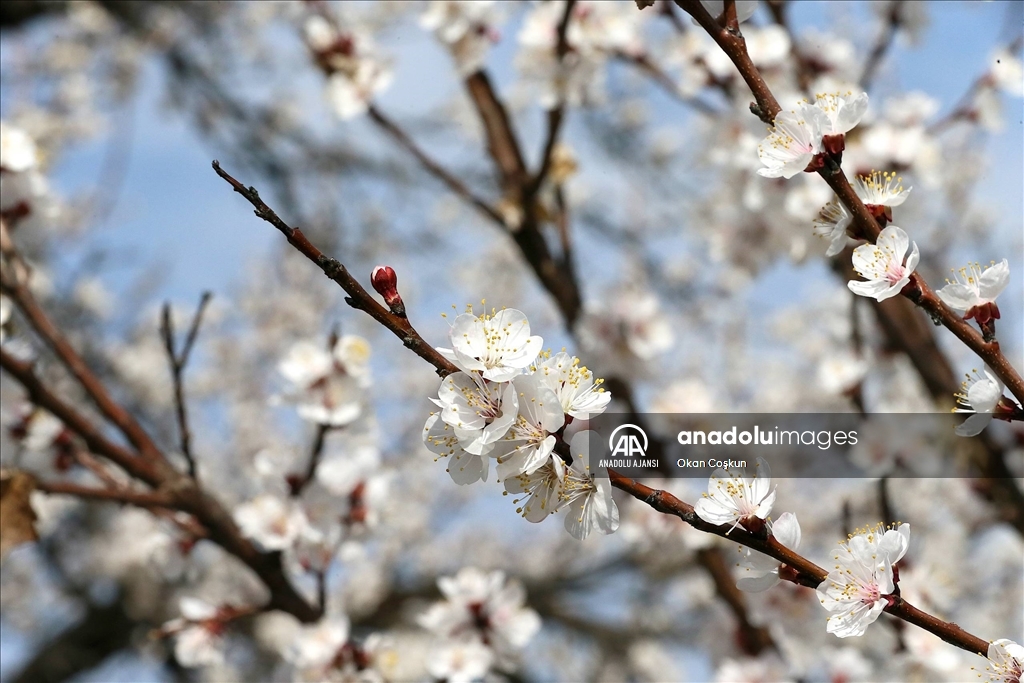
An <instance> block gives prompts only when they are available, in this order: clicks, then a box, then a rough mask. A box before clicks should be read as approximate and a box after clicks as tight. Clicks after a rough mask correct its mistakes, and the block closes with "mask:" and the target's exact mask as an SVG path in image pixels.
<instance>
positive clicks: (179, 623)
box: [164, 597, 226, 668]
mask: <svg viewBox="0 0 1024 683" xmlns="http://www.w3.org/2000/svg"><path fill="white" fill-rule="evenodd" d="M178 606H179V609H180V610H181V617H180V618H178V619H173V620H171V621H169V622H167V624H165V625H164V630H165V631H166V632H170V633H174V634H175V642H174V658H175V659H176V660H177V662H178V664H180V665H181V666H184V667H186V668H194V667H200V666H215V665H217V664H222V663H223V662H224V630H225V628H226V626H225V624H224V622H223V621H222V620H220V619H218V616H219V610H218V609H217V608H216V607H214V606H213V605H211V604H209V603H207V602H204V601H203V600H200V599H199V598H192V597H183V598H181V600H180V602H179V603H178Z"/></svg>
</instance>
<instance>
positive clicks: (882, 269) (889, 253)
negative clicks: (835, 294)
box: [847, 225, 921, 301]
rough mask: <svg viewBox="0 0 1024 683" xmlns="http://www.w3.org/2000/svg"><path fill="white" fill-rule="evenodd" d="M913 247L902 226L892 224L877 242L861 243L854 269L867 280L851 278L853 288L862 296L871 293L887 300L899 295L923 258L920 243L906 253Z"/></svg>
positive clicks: (850, 283)
mask: <svg viewBox="0 0 1024 683" xmlns="http://www.w3.org/2000/svg"><path fill="white" fill-rule="evenodd" d="M909 246H910V238H909V237H907V233H906V232H904V231H903V228H900V227H897V226H895V225H890V226H889V227H888V228H886V229H885V230H883V231H882V232H881V233H880V234H879V235H878V239H877V240H876V241H875V243H874V244H862V245H861V246H859V247H857V248H856V249H854V250H853V269H854V270H855V271H857V274H858V275H860V276H861V277H863V278H864V279H865V280H866V282H860V281H857V280H850V282H848V283H847V285H848V286H849V288H850V291H851V292H853V293H854V294H859V295H860V296H870V297H872V298H873V299H875V300H877V301H885V300H886V299H889V298H892V297H894V296H896V295H897V294H899V293H900V292H901V291H902V290H903V288H904V287H905V286H906V285H907V283H909V282H910V274H911V273H913V272H914V268H916V267H917V262H918V260H920V258H921V253H920V252H919V251H918V248H917V243H916V242H915V243H914V247H913V250H912V251H911V253H910V256H909V257H907V259H906V262H904V256H906V254H907V249H908V247H909Z"/></svg>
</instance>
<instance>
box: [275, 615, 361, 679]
mask: <svg viewBox="0 0 1024 683" xmlns="http://www.w3.org/2000/svg"><path fill="white" fill-rule="evenodd" d="M348 635H349V623H348V619H347V618H345V617H344V616H342V617H326V618H324V619H321V620H320V621H318V622H317V623H315V624H311V625H308V626H303V627H301V628H300V629H299V630H298V632H297V633H296V634H295V639H294V640H293V641H292V643H291V645H290V646H289V648H288V649H287V650H286V651H285V653H284V658H285V659H286V660H287V661H288V662H290V663H292V664H294V665H295V666H296V667H298V668H302V669H305V668H313V669H319V668H322V667H325V666H327V665H328V664H330V663H331V662H332V660H334V658H335V656H336V655H337V654H338V650H340V649H341V647H342V646H343V645H344V644H345V643H346V642H348Z"/></svg>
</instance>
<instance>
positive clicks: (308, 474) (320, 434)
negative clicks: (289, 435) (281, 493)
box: [288, 424, 331, 496]
mask: <svg viewBox="0 0 1024 683" xmlns="http://www.w3.org/2000/svg"><path fill="white" fill-rule="evenodd" d="M329 431H331V427H330V425H323V424H322V425H317V427H316V434H315V435H314V437H313V445H312V446H311V447H310V449H309V462H308V463H307V465H306V471H305V472H304V473H303V474H301V475H296V476H295V477H294V478H293V479H291V478H290V479H289V481H288V487H289V489H290V490H291V494H292V495H293V496H297V495H299V494H300V493H302V490H303V489H304V488H306V485H307V484H309V482H311V481H313V477H315V476H316V468H317V467H319V466H320V458H321V457H322V456H323V452H324V444H325V443H326V441H327V433H328V432H329Z"/></svg>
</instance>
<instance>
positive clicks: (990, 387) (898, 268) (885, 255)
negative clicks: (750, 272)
mask: <svg viewBox="0 0 1024 683" xmlns="http://www.w3.org/2000/svg"><path fill="white" fill-rule="evenodd" d="M867 106H868V97H867V95H866V94H864V93H860V94H857V95H853V93H852V92H848V93H846V95H839V94H829V95H818V96H817V98H816V101H815V102H814V104H810V103H808V102H803V103H802V104H801V105H800V106H799V107H798V108H797V109H793V110H790V111H788V112H780V113H779V114H778V116H776V117H775V124H774V126H773V128H772V130H771V132H770V134H769V135H768V137H767V138H765V140H764V141H763V142H762V143H761V144H760V145H759V146H758V156H759V157H760V158H761V162H762V163H763V164H764V168H762V169H760V170H759V171H758V173H759V174H760V175H763V176H767V177H771V178H777V177H780V176H781V177H784V178H792V177H793V176H795V175H796V174H798V173H800V172H802V171H803V172H814V171H818V170H819V169H821V168H823V167H824V166H825V164H826V163H827V161H826V160H828V161H830V162H831V163H834V164H836V166H837V167H838V166H839V165H840V164H841V163H842V151H843V149H844V148H845V143H844V136H845V134H846V133H848V132H849V131H850V130H852V129H853V128H854V127H855V126H856V125H857V124H858V123H859V122H860V120H861V118H862V117H863V116H864V114H865V112H866V111H867ZM911 189H913V188H910V187H908V188H906V189H904V188H903V179H902V178H901V177H900V176H898V175H897V174H896V173H895V172H881V171H872V172H871V173H870V174H869V175H864V176H859V177H858V178H857V179H856V182H855V185H854V190H855V191H856V194H857V197H858V198H859V199H860V200H861V201H862V202H863V203H864V207H865V208H866V209H867V211H868V212H869V213H870V214H871V215H872V216H873V217H874V218H875V220H876V221H877V222H878V223H879V225H880V226H881V228H882V230H881V232H880V233H879V234H878V236H877V238H875V241H874V243H873V244H872V243H866V244H861V245H860V246H858V247H857V248H855V249H854V250H853V254H852V262H853V269H854V271H855V272H856V273H857V274H858V275H859V276H861V277H862V278H863V280H851V281H849V282H848V283H847V284H848V287H849V289H850V291H852V292H853V293H854V294H857V295H859V296H865V297H871V298H873V299H875V300H876V301H885V300H886V299H890V298H892V297H894V296H897V295H898V294H900V293H902V292H904V291H906V290H907V289H908V286H909V285H911V278H912V276H913V274H914V271H915V269H916V268H917V265H918V262H919V261H920V250H919V249H918V247H917V243H916V242H911V241H910V237H909V236H908V235H907V233H906V231H905V230H903V228H901V227H899V226H897V225H887V224H888V223H889V222H891V221H892V218H893V213H892V209H893V207H896V206H900V205H902V204H903V203H904V201H906V199H907V197H908V196H909V195H910V191H911ZM852 223H853V215H852V213H851V211H850V209H849V208H848V207H847V206H845V205H844V204H843V203H842V202H841V201H840V200H839V198H838V197H833V198H832V200H831V201H830V202H829V203H828V204H826V205H825V206H824V207H823V208H822V209H821V211H820V213H819V214H818V217H817V219H816V220H815V221H814V225H813V231H814V234H816V235H817V236H819V237H823V238H826V239H828V240H829V247H828V250H827V251H826V255H827V256H835V255H837V254H839V253H840V252H841V251H842V250H843V249H844V248H845V247H846V245H847V242H848V241H849V240H850V237H851V236H860V235H859V234H858V233H856V232H855V231H853V232H851V227H852ZM908 252H909V254H908ZM1009 277H1010V269H1009V264H1008V262H1007V260H1006V259H1003V260H1002V261H1000V262H998V263H997V262H995V261H992V262H991V264H990V265H989V266H988V267H986V268H984V269H982V267H981V265H980V264H978V263H973V264H969V265H967V266H966V267H964V268H961V269H960V270H959V271H953V279H952V280H948V279H947V280H946V285H945V286H944V287H942V288H941V289H939V290H938V291H937V292H936V294H937V295H938V297H939V299H940V300H941V301H942V302H943V304H945V305H946V306H948V307H949V308H951V309H953V310H955V311H959V312H962V314H963V318H964V320H970V319H974V320H975V321H976V322H977V323H978V325H979V327H981V329H982V332H983V333H984V334H985V336H986V339H989V340H991V339H992V338H994V326H995V320H997V319H998V318H999V317H1000V313H999V307H998V306H997V305H996V298H997V297H998V296H999V295H1000V294H1001V293H1002V292H1003V290H1004V289H1006V285H1007V283H1008V282H1009ZM1003 389H1004V385H1003V383H1002V381H1001V380H1000V379H999V378H998V377H996V375H995V374H994V373H993V372H992V371H991V370H990V369H988V368H986V369H985V375H984V377H983V376H981V375H979V374H978V372H977V370H975V371H974V374H973V375H968V376H967V379H966V380H965V381H964V383H963V386H962V389H961V391H960V392H959V393H957V394H956V397H955V398H956V400H957V405H956V406H955V407H954V408H953V412H955V413H969V414H971V417H970V418H969V419H968V420H967V421H966V422H964V423H963V424H962V425H960V426H958V427H957V428H956V433H957V434H959V435H961V436H975V435H977V434H979V433H980V432H981V431H982V430H983V429H984V428H985V427H986V426H987V425H988V423H989V422H991V420H992V418H993V417H996V416H1003V417H1005V416H1006V415H1008V414H1011V413H1015V411H1017V410H1019V407H1018V406H1016V404H1015V403H1013V402H1012V401H1011V400H1010V399H1008V398H1005V397H1004V396H1003Z"/></svg>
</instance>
